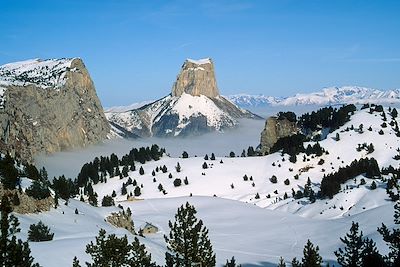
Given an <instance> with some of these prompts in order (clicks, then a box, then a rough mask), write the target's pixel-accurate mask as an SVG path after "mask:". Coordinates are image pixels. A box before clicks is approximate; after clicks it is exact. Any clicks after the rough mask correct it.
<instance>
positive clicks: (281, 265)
mask: <svg viewBox="0 0 400 267" xmlns="http://www.w3.org/2000/svg"><path fill="white" fill-rule="evenodd" d="M278 267H286V263H285V260H284V259H283V258H282V257H280V258H279V263H278Z"/></svg>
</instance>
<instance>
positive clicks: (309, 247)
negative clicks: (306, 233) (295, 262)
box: [301, 240, 322, 267]
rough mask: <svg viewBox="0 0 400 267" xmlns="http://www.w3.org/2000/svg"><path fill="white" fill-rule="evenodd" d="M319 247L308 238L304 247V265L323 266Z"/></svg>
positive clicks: (310, 266) (311, 266) (308, 266)
mask: <svg viewBox="0 0 400 267" xmlns="http://www.w3.org/2000/svg"><path fill="white" fill-rule="evenodd" d="M318 251H319V247H318V246H316V247H314V245H313V243H311V241H310V240H307V244H306V245H305V246H304V249H303V258H302V260H301V261H302V265H303V266H307V267H321V264H322V257H321V256H320V255H319V253H318Z"/></svg>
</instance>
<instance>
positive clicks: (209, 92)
mask: <svg viewBox="0 0 400 267" xmlns="http://www.w3.org/2000/svg"><path fill="white" fill-rule="evenodd" d="M183 93H186V94H190V95H192V96H200V95H204V96H207V97H210V98H214V97H217V96H219V91H218V87H217V81H216V79H215V72H214V64H213V62H212V60H211V59H210V58H205V59H200V60H193V59H186V61H185V63H183V65H182V69H181V72H180V73H179V75H178V77H177V78H176V81H175V83H174V85H173V87H172V96H181V95H182V94H183Z"/></svg>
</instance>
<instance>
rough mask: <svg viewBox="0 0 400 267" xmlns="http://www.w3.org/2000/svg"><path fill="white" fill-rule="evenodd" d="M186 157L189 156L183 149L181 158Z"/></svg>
mask: <svg viewBox="0 0 400 267" xmlns="http://www.w3.org/2000/svg"><path fill="white" fill-rule="evenodd" d="M188 157H189V154H188V153H187V152H186V151H183V153H182V158H184V159H187V158H188Z"/></svg>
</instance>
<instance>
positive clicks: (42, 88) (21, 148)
mask: <svg viewBox="0 0 400 267" xmlns="http://www.w3.org/2000/svg"><path fill="white" fill-rule="evenodd" d="M0 87H1V88H2V90H3V91H4V94H3V95H2V99H3V100H2V101H3V102H4V106H3V107H2V108H0V122H1V125H0V139H1V142H0V143H1V148H0V149H1V151H2V152H9V153H11V154H13V155H17V156H19V157H21V158H22V159H23V160H26V161H31V160H32V158H33V156H34V155H36V154H38V153H52V152H56V151H60V150H65V149H71V148H78V147H84V146H86V145H89V144H93V143H96V142H99V141H101V140H104V139H105V138H107V134H108V133H109V132H110V126H109V124H108V122H107V120H106V118H105V116H104V113H103V108H102V106H101V103H100V101H99V99H98V97H97V95H96V91H95V88H94V85H93V82H92V80H91V78H90V75H89V73H88V71H87V69H86V67H85V65H84V64H83V62H82V60H81V59H78V58H75V59H63V60H46V61H40V60H34V61H27V62H26V63H25V62H22V63H21V62H18V63H13V64H7V65H3V66H0Z"/></svg>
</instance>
